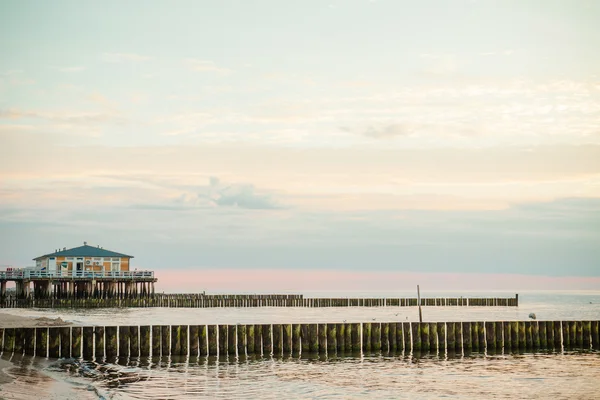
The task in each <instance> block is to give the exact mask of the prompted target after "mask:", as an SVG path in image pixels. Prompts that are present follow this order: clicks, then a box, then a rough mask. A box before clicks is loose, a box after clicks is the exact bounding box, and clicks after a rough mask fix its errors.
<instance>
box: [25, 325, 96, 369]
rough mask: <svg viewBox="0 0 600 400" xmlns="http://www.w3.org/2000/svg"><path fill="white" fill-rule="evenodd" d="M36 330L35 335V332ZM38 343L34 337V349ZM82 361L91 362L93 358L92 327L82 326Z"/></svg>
mask: <svg viewBox="0 0 600 400" xmlns="http://www.w3.org/2000/svg"><path fill="white" fill-rule="evenodd" d="M38 329H40V328H37V329H36V334H37V330H38ZM38 343H39V341H38V340H37V337H36V347H37V346H38ZM82 343H83V359H84V360H88V361H89V360H92V359H93V358H94V327H93V326H84V327H83V339H82Z"/></svg>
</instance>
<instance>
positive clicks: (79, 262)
mask: <svg viewBox="0 0 600 400" xmlns="http://www.w3.org/2000/svg"><path fill="white" fill-rule="evenodd" d="M132 258H133V256H131V255H127V254H123V253H118V252H115V251H111V250H106V249H104V248H102V247H100V246H90V245H88V244H87V242H84V243H83V246H79V247H74V248H71V249H67V248H66V247H64V248H63V249H55V250H54V252H52V253H48V254H44V255H42V256H39V257H36V258H34V259H33V260H34V261H35V263H36V264H35V266H34V267H25V268H6V270H5V271H0V297H5V296H6V284H7V282H9V281H14V282H15V289H16V290H15V295H16V296H17V297H18V298H28V297H30V296H33V297H35V298H38V299H41V298H57V299H58V298H113V297H127V298H128V297H138V296H149V295H152V294H154V283H155V282H156V281H157V279H156V278H155V277H154V272H153V271H138V270H137V269H134V270H132V269H131V259H132ZM32 284H33V286H32Z"/></svg>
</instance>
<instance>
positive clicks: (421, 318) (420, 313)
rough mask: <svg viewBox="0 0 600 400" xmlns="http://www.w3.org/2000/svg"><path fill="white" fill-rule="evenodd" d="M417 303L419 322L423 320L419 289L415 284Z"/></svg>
mask: <svg viewBox="0 0 600 400" xmlns="http://www.w3.org/2000/svg"><path fill="white" fill-rule="evenodd" d="M417 303H418V304H419V322H423V313H422V312H421V290H420V289H419V285H417Z"/></svg>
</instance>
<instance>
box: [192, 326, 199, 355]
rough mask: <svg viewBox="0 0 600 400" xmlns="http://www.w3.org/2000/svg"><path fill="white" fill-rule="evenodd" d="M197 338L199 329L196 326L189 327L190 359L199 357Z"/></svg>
mask: <svg viewBox="0 0 600 400" xmlns="http://www.w3.org/2000/svg"><path fill="white" fill-rule="evenodd" d="M199 336H200V327H199V326H198V325H190V357H198V356H199V355H200V351H199Z"/></svg>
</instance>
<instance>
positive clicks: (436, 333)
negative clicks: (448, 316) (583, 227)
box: [0, 321, 600, 360]
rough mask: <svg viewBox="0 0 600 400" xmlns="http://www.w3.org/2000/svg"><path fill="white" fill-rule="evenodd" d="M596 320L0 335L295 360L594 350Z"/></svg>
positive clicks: (22, 342) (126, 353)
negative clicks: (312, 356) (301, 356)
mask: <svg viewBox="0 0 600 400" xmlns="http://www.w3.org/2000/svg"><path fill="white" fill-rule="evenodd" d="M598 329H599V321H482V322H421V323H419V322H362V323H361V322H356V323H345V322H344V323H327V324H325V323H323V324H260V325H240V324H237V325H158V326H157V325H142V326H83V327H82V326H64V327H38V328H5V329H0V340H1V341H0V343H1V348H2V350H3V351H4V352H8V353H17V354H26V355H35V356H39V357H50V358H71V357H72V358H82V359H84V360H94V359H109V360H110V359H114V358H115V357H148V356H190V357H197V356H224V355H229V356H246V355H258V356H287V355H298V354H301V353H310V354H328V355H338V356H343V355H344V354H346V353H359V354H373V353H383V354H394V353H402V352H405V353H408V352H446V351H447V352H463V351H464V352H488V351H489V352H496V351H512V350H524V351H539V350H544V351H545V350H555V351H563V350H600V347H599V345H600V343H599V342H600V338H599V331H598Z"/></svg>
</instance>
